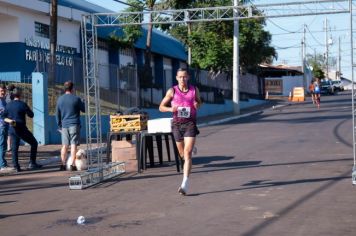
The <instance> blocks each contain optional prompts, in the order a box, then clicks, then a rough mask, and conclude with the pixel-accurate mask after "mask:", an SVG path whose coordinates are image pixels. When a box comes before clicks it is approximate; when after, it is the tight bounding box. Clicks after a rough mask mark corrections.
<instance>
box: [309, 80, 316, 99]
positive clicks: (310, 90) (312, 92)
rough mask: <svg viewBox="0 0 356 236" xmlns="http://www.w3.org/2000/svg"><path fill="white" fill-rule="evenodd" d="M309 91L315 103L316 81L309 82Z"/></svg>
mask: <svg viewBox="0 0 356 236" xmlns="http://www.w3.org/2000/svg"><path fill="white" fill-rule="evenodd" d="M309 93H310V96H311V99H312V102H313V104H315V97H314V82H313V81H311V82H310V84H309Z"/></svg>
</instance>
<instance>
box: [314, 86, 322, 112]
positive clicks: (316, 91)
mask: <svg viewBox="0 0 356 236" xmlns="http://www.w3.org/2000/svg"><path fill="white" fill-rule="evenodd" d="M320 93H321V88H320V81H319V79H316V80H315V81H314V99H315V102H316V106H317V107H318V109H319V108H320Z"/></svg>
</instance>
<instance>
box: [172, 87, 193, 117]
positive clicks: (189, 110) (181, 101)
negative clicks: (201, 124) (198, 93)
mask: <svg viewBox="0 0 356 236" xmlns="http://www.w3.org/2000/svg"><path fill="white" fill-rule="evenodd" d="M173 90H174V95H173V99H172V101H171V106H172V107H173V106H178V110H177V111H176V112H174V113H173V121H177V122H188V121H194V122H196V109H195V107H194V102H195V87H194V86H192V85H189V87H188V91H187V92H183V91H181V90H180V89H179V87H178V85H176V86H173Z"/></svg>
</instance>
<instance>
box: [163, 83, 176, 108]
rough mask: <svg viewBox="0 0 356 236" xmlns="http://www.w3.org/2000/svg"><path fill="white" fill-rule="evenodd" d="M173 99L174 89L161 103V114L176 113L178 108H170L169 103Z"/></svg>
mask: <svg viewBox="0 0 356 236" xmlns="http://www.w3.org/2000/svg"><path fill="white" fill-rule="evenodd" d="M172 98H173V88H170V89H168V91H167V93H166V96H164V98H163V99H162V101H161V104H160V105H159V111H160V112H174V111H175V110H176V109H177V108H176V107H171V106H169V103H170V102H171V101H172Z"/></svg>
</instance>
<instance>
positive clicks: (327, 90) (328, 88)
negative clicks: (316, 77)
mask: <svg viewBox="0 0 356 236" xmlns="http://www.w3.org/2000/svg"><path fill="white" fill-rule="evenodd" d="M320 87H321V88H320V93H322V94H330V95H332V94H334V93H335V91H334V86H333V84H332V82H331V81H330V80H326V81H322V82H321V83H320Z"/></svg>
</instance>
